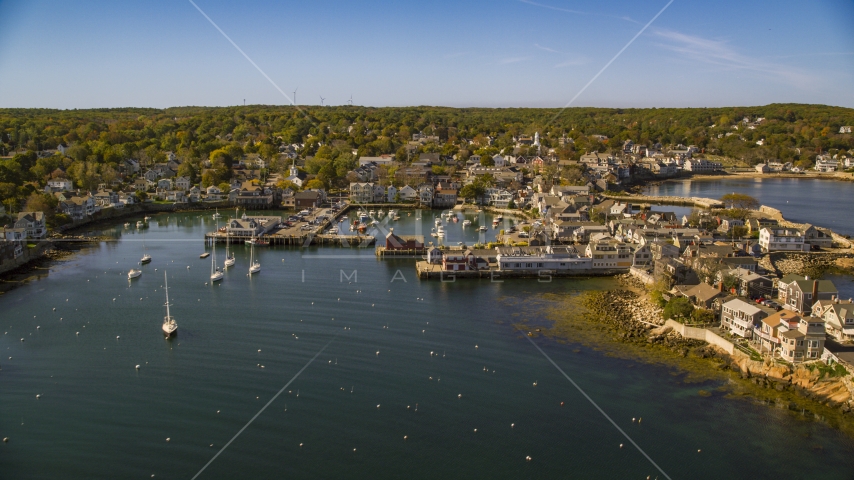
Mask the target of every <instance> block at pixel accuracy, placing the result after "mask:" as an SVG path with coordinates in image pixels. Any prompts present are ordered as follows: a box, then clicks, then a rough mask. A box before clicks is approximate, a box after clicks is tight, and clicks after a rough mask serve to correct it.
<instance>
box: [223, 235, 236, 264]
mask: <svg viewBox="0 0 854 480" xmlns="http://www.w3.org/2000/svg"><path fill="white" fill-rule="evenodd" d="M229 243H230V240H229V236H228V228H227V227H226V229H225V261H224V262H222V265H223V268H228V267H233V266H234V262H235V260H234V254H233V253H231V252H229V249H228V247H229Z"/></svg>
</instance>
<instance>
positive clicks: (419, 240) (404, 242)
mask: <svg viewBox="0 0 854 480" xmlns="http://www.w3.org/2000/svg"><path fill="white" fill-rule="evenodd" d="M423 248H424V236H423V235H396V234H395V233H394V229H393V228H391V229H389V232H388V234H386V236H385V249H386V250H422V249H423Z"/></svg>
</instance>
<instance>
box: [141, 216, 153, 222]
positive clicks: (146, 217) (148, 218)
mask: <svg viewBox="0 0 854 480" xmlns="http://www.w3.org/2000/svg"><path fill="white" fill-rule="evenodd" d="M142 219H143V220H145V221H146V222H147V221H149V220H151V217H149V216H148V215H146V216H145V217H143V218H142Z"/></svg>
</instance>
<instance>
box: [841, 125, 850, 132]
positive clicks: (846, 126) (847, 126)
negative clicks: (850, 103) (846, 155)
mask: <svg viewBox="0 0 854 480" xmlns="http://www.w3.org/2000/svg"><path fill="white" fill-rule="evenodd" d="M839 133H851V126H850V125H845V126H843V127H839Z"/></svg>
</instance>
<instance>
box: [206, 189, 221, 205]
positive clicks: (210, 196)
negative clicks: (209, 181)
mask: <svg viewBox="0 0 854 480" xmlns="http://www.w3.org/2000/svg"><path fill="white" fill-rule="evenodd" d="M205 195H206V197H205V199H206V200H207V201H209V202H218V201H220V200H222V199H223V197H224V195H223V193H222V190H220V189H219V187H217V186H216V185H211V186H210V187H208V188H207V189H206V190H205Z"/></svg>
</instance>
